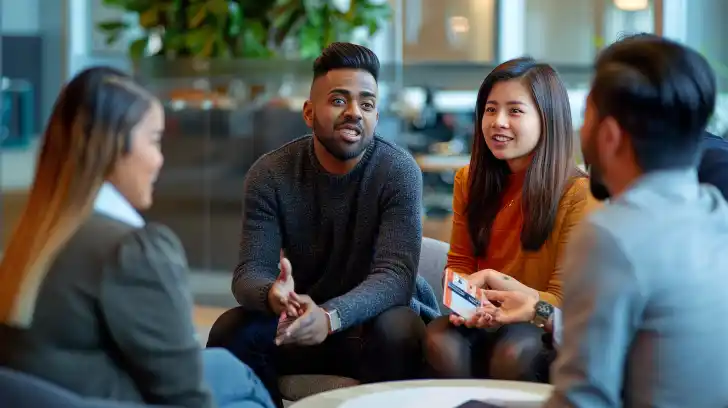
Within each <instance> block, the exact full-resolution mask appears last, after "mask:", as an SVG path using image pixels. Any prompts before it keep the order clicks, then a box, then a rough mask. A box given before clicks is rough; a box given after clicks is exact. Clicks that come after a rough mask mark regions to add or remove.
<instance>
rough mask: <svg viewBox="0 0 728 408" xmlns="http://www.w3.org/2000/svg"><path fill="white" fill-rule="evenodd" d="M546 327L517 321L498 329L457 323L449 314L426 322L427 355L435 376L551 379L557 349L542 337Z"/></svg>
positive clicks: (518, 379) (429, 369) (538, 380)
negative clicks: (452, 322)
mask: <svg viewBox="0 0 728 408" xmlns="http://www.w3.org/2000/svg"><path fill="white" fill-rule="evenodd" d="M543 334H544V331H543V329H540V328H538V327H536V326H533V325H531V324H529V323H517V324H510V325H506V326H502V327H500V328H498V329H469V328H467V327H462V326H461V327H455V326H453V325H452V324H450V322H449V321H448V317H447V316H444V317H440V318H438V319H436V320H434V321H432V322H431V323H430V324H429V325H428V326H427V336H426V340H425V358H426V360H427V370H428V374H429V375H430V376H433V377H435V378H489V379H496V380H511V381H531V382H548V373H549V367H550V365H551V362H552V361H553V358H554V355H555V353H554V352H553V350H549V349H547V347H546V345H545V344H544V343H543V341H542V336H543Z"/></svg>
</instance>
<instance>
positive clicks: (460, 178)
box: [447, 167, 478, 275]
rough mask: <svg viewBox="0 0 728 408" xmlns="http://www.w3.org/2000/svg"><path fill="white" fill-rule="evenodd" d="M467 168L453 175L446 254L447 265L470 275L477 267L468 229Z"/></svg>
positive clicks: (458, 271)
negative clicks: (453, 183)
mask: <svg viewBox="0 0 728 408" xmlns="http://www.w3.org/2000/svg"><path fill="white" fill-rule="evenodd" d="M467 191H468V168H467V167H463V168H462V169H460V170H459V171H458V172H457V174H456V175H455V185H454V187H453V199H452V210H453V215H452V232H451V235H450V251H449V252H448V254H447V267H448V268H450V269H452V270H453V272H456V273H458V274H460V275H470V274H471V273H473V272H475V271H476V270H477V269H478V268H477V265H478V263H477V260H476V259H475V254H474V252H473V245H472V243H471V241H470V232H469V231H468V216H467V213H466V209H467V205H468V202H467V199H466V195H467Z"/></svg>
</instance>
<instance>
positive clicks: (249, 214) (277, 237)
mask: <svg viewBox="0 0 728 408" xmlns="http://www.w3.org/2000/svg"><path fill="white" fill-rule="evenodd" d="M272 180H273V179H272V177H271V176H270V174H269V170H268V167H267V166H266V165H265V162H263V161H260V160H259V161H258V162H257V163H256V164H254V165H253V167H251V168H250V170H249V171H248V174H247V175H246V177H245V186H244V188H243V194H244V195H243V217H242V218H243V222H242V231H241V234H240V251H239V255H238V265H237V267H236V268H235V272H234V274H233V283H232V290H233V295H235V299H236V300H237V301H238V303H239V304H240V305H241V306H242V307H243V308H244V309H248V310H253V311H260V312H268V311H270V308H269V306H268V291H269V290H270V288H271V286H273V282H275V279H276V278H277V277H278V262H279V261H280V249H281V243H282V238H281V231H280V226H279V222H278V216H277V214H278V202H277V199H276V191H275V187H274V185H273V181H272Z"/></svg>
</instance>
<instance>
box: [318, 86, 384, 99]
mask: <svg viewBox="0 0 728 408" xmlns="http://www.w3.org/2000/svg"><path fill="white" fill-rule="evenodd" d="M331 94H341V95H347V96H350V95H351V91H349V90H348V89H342V88H334V89H332V90H331V91H329V95H331ZM359 96H363V97H365V98H376V97H377V95H376V94H375V93H374V92H372V91H361V92H359Z"/></svg>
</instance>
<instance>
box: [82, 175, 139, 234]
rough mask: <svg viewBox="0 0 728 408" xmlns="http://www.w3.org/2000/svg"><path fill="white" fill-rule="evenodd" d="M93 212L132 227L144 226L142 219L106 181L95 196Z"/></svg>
mask: <svg viewBox="0 0 728 408" xmlns="http://www.w3.org/2000/svg"><path fill="white" fill-rule="evenodd" d="M94 211H96V212H98V213H101V214H104V215H106V216H108V217H111V218H114V219H116V220H118V221H121V222H123V223H125V224H129V225H131V226H134V227H138V228H141V227H143V226H144V224H145V222H144V218H142V216H141V215H139V213H138V212H137V211H136V210H135V209H134V207H132V206H131V204H129V201H127V200H126V198H124V196H123V195H121V193H119V190H117V189H116V188H115V187H114V186H113V184H111V183H109V182H108V181H107V182H105V183H104V184H103V185H102V186H101V189H99V193H98V194H97V195H96V201H94Z"/></svg>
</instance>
